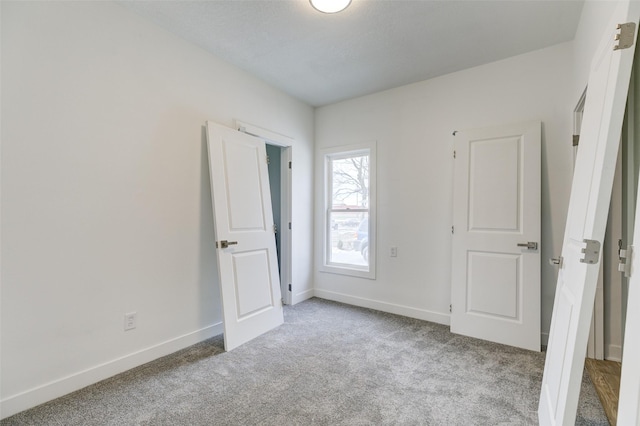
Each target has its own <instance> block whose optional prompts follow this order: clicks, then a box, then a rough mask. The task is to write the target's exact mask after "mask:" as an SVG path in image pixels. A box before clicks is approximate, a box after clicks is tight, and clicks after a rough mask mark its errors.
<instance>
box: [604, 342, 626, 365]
mask: <svg viewBox="0 0 640 426" xmlns="http://www.w3.org/2000/svg"><path fill="white" fill-rule="evenodd" d="M605 359H606V360H608V361H617V362H622V346H620V345H607V352H606V357H605Z"/></svg>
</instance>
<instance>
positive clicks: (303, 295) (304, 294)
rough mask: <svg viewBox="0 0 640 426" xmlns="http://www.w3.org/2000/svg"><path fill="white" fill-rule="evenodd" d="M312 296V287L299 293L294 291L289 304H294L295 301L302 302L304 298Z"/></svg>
mask: <svg viewBox="0 0 640 426" xmlns="http://www.w3.org/2000/svg"><path fill="white" fill-rule="evenodd" d="M312 297H313V289H309V290H307V291H303V292H301V293H296V294H294V295H293V296H292V297H291V304H292V305H295V304H296V303H300V302H304V301H305V300H307V299H311V298H312Z"/></svg>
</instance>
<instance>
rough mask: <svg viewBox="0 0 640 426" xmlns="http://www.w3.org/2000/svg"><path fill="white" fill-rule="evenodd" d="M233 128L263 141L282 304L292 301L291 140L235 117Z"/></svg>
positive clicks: (288, 303)
mask: <svg viewBox="0 0 640 426" xmlns="http://www.w3.org/2000/svg"><path fill="white" fill-rule="evenodd" d="M235 127H236V129H238V131H241V132H243V133H247V134H250V135H253V136H256V137H258V138H260V139H262V140H264V141H265V143H266V149H267V158H268V169H269V186H270V187H271V206H272V210H273V221H274V235H275V239H276V251H277V254H278V269H279V272H280V293H281V294H282V302H283V303H284V304H285V305H290V304H292V299H293V298H292V294H293V288H292V286H293V283H292V250H291V227H292V224H291V216H292V205H293V199H292V191H291V187H292V180H291V167H292V164H291V161H292V160H291V159H292V156H293V139H291V138H289V137H288V136H284V135H281V134H278V133H275V132H272V131H270V130H267V129H263V128H261V127H258V126H254V125H252V124H248V123H245V122H242V121H239V120H236V126H235Z"/></svg>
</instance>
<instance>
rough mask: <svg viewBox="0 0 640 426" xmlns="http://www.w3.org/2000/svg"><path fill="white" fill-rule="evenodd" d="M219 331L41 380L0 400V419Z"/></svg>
mask: <svg viewBox="0 0 640 426" xmlns="http://www.w3.org/2000/svg"><path fill="white" fill-rule="evenodd" d="M222 332H223V327H222V323H221V322H220V323H217V324H212V325H210V326H207V327H204V328H201V329H200V330H196V331H194V332H191V333H187V334H185V335H182V336H179V337H176V338H174V339H171V340H167V341H166V342H162V343H159V344H157V345H154V346H151V347H148V348H146V349H142V350H139V351H137V352H134V353H131V354H128V355H125V356H123V357H120V358H117V359H114V360H112V361H108V362H105V363H104V364H100V365H96V366H95V367H91V368H88V369H86V370H84V371H79V372H77V373H74V374H71V375H69V376H67V377H63V378H61V379H58V380H54V381H51V382H49V383H45V384H43V385H41V386H38V387H35V388H33V389H29V390H27V391H24V392H21V393H19V394H16V395H11V396H9V397H7V398H5V399H3V400H1V401H0V419H4V418H6V417H9V416H12V415H14V414H16V413H19V412H21V411H24V410H27V409H29V408H32V407H35V406H37V405H40V404H43V403H45V402H47V401H51V400H53V399H56V398H59V397H61V396H63V395H66V394H68V393H71V392H74V391H77V390H79V389H82V388H84V387H87V386H89V385H92V384H94V383H97V382H99V381H101V380H104V379H107V378H109V377H112V376H115V375H116V374H119V373H122V372H124V371H127V370H130V369H132V368H134V367H138V366H140V365H142V364H146V363H147V362H150V361H153V360H155V359H158V358H161V357H163V356H166V355H169V354H171V353H173V352H176V351H179V350H180V349H184V348H186V347H188V346H191V345H194V344H196V343H198V342H201V341H203V340H205V339H208V338H210V337H213V336H217V335H219V334H221V333H222Z"/></svg>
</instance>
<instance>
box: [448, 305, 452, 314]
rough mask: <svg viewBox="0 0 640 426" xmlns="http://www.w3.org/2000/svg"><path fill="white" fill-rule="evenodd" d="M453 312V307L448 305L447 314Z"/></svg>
mask: <svg viewBox="0 0 640 426" xmlns="http://www.w3.org/2000/svg"><path fill="white" fill-rule="evenodd" d="M452 312H453V305H449V313H452Z"/></svg>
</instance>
